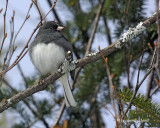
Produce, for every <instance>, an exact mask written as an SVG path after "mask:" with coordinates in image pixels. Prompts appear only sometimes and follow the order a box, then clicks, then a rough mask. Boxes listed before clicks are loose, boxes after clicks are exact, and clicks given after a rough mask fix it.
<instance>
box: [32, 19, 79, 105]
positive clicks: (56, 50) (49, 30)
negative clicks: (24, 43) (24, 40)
mask: <svg viewBox="0 0 160 128" xmlns="http://www.w3.org/2000/svg"><path fill="white" fill-rule="evenodd" d="M63 28H64V26H63V25H61V24H59V23H57V22H55V21H47V22H45V23H43V24H42V25H41V27H40V28H39V31H38V33H37V36H36V37H35V39H34V40H33V42H32V43H31V44H30V47H29V55H30V58H31V61H32V63H33V64H34V66H35V67H36V68H37V70H38V71H39V72H40V73H41V75H47V74H54V73H55V72H56V71H57V70H58V68H59V67H60V65H62V63H63V61H64V59H65V55H66V53H67V52H68V51H70V52H71V59H72V60H73V54H72V53H73V50H72V45H71V43H70V42H69V41H68V39H67V38H66V37H65V36H64V35H63V34H62V33H61V30H62V29H63ZM69 74H70V75H71V78H72V79H74V71H71V72H70V73H66V74H64V75H63V76H62V77H60V78H59V81H60V83H61V84H62V87H63V92H64V99H65V102H66V106H67V107H76V105H77V103H76V101H75V99H74V97H73V94H72V91H71V87H70V84H69V79H68V77H69Z"/></svg>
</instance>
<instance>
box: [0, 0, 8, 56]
mask: <svg viewBox="0 0 160 128" xmlns="http://www.w3.org/2000/svg"><path fill="white" fill-rule="evenodd" d="M7 9H8V0H6V8H5V12H4V15H3V17H4V18H3V19H4V25H3V26H4V28H3V29H4V30H3V35H4V36H3V40H2V43H1V48H0V55H1V52H2V48H3V45H4V41H5V39H6V37H7V33H6V13H7Z"/></svg>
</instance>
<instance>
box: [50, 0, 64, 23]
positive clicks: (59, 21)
mask: <svg viewBox="0 0 160 128" xmlns="http://www.w3.org/2000/svg"><path fill="white" fill-rule="evenodd" d="M47 2H48V4H49V6H50V7H51V6H52V2H51V0H47ZM52 12H53V14H54V16H55V18H56V20H57V21H58V23H62V22H61V20H60V18H59V16H58V14H57V12H56V10H55V9H53V10H52Z"/></svg>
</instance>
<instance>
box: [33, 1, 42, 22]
mask: <svg viewBox="0 0 160 128" xmlns="http://www.w3.org/2000/svg"><path fill="white" fill-rule="evenodd" d="M32 2H33V3H34V5H35V6H36V8H37V10H38V13H39V16H40V22H41V24H42V21H43V20H42V18H43V17H42V13H41V10H40V8H39V7H38V4H37V0H32Z"/></svg>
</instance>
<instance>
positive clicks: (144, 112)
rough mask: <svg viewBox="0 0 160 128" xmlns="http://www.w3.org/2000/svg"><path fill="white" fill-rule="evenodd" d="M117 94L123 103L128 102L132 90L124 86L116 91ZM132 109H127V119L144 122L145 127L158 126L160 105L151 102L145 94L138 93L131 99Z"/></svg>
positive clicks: (159, 125) (159, 122) (159, 123)
mask: <svg viewBox="0 0 160 128" xmlns="http://www.w3.org/2000/svg"><path fill="white" fill-rule="evenodd" d="M117 94H118V96H119V98H120V99H121V100H122V102H123V103H128V102H130V100H131V98H132V95H133V91H132V90H130V89H127V88H124V89H123V90H122V91H121V90H119V91H118V93H117ZM132 105H133V106H135V108H134V107H132V109H130V110H129V112H128V115H127V117H126V118H125V119H126V121H127V120H133V122H134V121H135V122H139V121H140V122H146V126H147V127H160V106H159V105H158V104H157V103H155V102H152V101H151V99H148V98H146V97H145V96H143V95H141V94H138V95H137V96H135V98H134V99H133V102H132Z"/></svg>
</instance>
